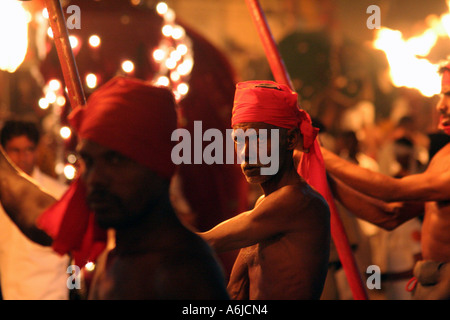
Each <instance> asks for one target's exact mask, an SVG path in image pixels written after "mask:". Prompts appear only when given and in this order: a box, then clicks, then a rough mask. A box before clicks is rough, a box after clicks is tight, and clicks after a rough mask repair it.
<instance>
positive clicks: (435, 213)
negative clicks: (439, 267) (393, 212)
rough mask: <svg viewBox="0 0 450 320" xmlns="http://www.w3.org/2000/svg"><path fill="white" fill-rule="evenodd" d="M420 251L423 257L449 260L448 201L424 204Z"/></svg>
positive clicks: (449, 226)
mask: <svg viewBox="0 0 450 320" xmlns="http://www.w3.org/2000/svg"><path fill="white" fill-rule="evenodd" d="M422 251H423V252H422V254H423V257H424V258H425V259H431V260H436V261H442V262H446V261H450V201H439V202H429V203H427V204H426V207H425V217H424V221H423V226H422Z"/></svg>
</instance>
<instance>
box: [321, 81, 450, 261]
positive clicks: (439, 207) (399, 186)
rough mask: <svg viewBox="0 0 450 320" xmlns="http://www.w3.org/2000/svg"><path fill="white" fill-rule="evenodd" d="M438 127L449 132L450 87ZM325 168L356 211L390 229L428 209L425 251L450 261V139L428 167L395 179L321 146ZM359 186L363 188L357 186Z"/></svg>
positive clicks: (336, 191)
mask: <svg viewBox="0 0 450 320" xmlns="http://www.w3.org/2000/svg"><path fill="white" fill-rule="evenodd" d="M437 110H438V112H439V113H440V115H441V118H440V123H439V127H440V128H441V129H443V130H444V131H445V132H446V133H447V134H450V89H444V90H443V91H442V95H441V100H440V102H439V103H438V105H437ZM322 154H323V157H324V160H325V164H326V169H327V171H328V172H329V173H331V174H332V175H333V177H334V179H335V182H334V194H335V195H336V197H337V198H338V200H339V201H341V202H342V204H343V205H345V206H346V207H347V208H349V210H350V211H352V212H353V213H354V214H355V215H356V216H358V217H360V218H362V219H364V220H367V221H369V222H372V223H374V224H376V225H378V226H380V227H383V228H385V229H387V230H392V229H394V228H396V227H397V226H399V225H400V224H402V223H403V222H405V221H407V220H409V219H411V218H413V217H416V216H418V215H421V214H423V211H422V209H423V208H424V220H423V224H422V238H421V244H422V256H423V258H424V259H427V260H435V261H440V262H449V261H450V232H449V230H450V144H447V145H446V146H445V147H443V148H442V149H441V150H440V151H439V152H438V153H437V154H436V155H435V156H434V157H433V159H432V160H431V161H430V164H429V165H428V168H427V170H426V171H425V172H423V173H420V174H413V175H409V176H406V177H403V178H392V177H389V176H386V175H383V174H380V173H377V172H371V171H369V170H367V169H363V168H361V167H358V166H355V165H354V164H352V163H349V162H347V161H345V160H343V159H341V158H339V157H338V156H336V155H335V154H333V153H331V152H330V151H328V150H326V149H324V148H323V149H322ZM356 190H358V191H356Z"/></svg>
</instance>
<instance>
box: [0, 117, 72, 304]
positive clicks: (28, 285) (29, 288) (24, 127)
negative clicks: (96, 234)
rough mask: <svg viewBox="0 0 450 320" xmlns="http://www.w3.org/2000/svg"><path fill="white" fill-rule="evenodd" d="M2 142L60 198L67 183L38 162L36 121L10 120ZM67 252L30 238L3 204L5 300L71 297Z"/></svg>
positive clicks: (0, 248) (0, 272)
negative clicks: (67, 282) (48, 173)
mask: <svg viewBox="0 0 450 320" xmlns="http://www.w3.org/2000/svg"><path fill="white" fill-rule="evenodd" d="M0 141H1V145H2V147H3V149H4V150H5V152H6V154H7V155H8V157H9V158H10V159H11V161H12V162H13V163H14V164H15V165H16V166H18V167H19V168H20V169H21V170H23V172H24V173H25V174H27V175H28V176H30V177H31V178H33V179H34V180H35V182H36V183H37V184H38V185H39V186H41V187H43V188H44V189H46V190H47V191H48V192H49V193H50V194H52V196H53V197H55V198H60V197H61V196H62V194H63V193H64V192H65V191H66V189H67V186H66V185H65V184H63V183H60V182H59V181H57V180H56V179H54V178H52V177H50V176H48V175H46V174H45V173H43V172H42V171H41V170H40V169H39V167H38V166H37V164H36V158H37V147H38V144H39V141H40V132H39V129H38V126H37V125H36V124H35V123H34V122H28V121H20V120H8V121H6V122H5V123H4V125H3V127H2V129H1V131H0ZM68 265H69V257H68V256H67V255H64V256H60V255H59V254H57V253H55V252H54V251H53V250H52V249H51V248H48V247H44V246H41V245H38V244H36V243H34V242H32V241H30V240H29V239H27V238H26V237H25V236H24V235H23V234H22V232H21V231H20V230H19V229H18V228H17V226H16V225H15V224H14V223H13V222H12V221H11V219H10V218H9V217H8V216H7V214H6V213H5V212H4V211H3V208H2V207H0V283H1V288H2V295H3V298H4V299H5V300H44V299H45V300H50V299H51V300H56V299H58V300H66V299H68V298H69V289H68V288H67V285H66V281H67V277H68V275H67V273H66V269H67V267H68Z"/></svg>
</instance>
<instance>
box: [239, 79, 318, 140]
mask: <svg viewBox="0 0 450 320" xmlns="http://www.w3.org/2000/svg"><path fill="white" fill-rule="evenodd" d="M297 99H298V98H297V93H295V92H293V91H292V90H291V89H290V88H289V87H288V86H286V85H284V84H278V83H276V82H273V81H262V80H256V81H245V82H240V83H238V84H237V85H236V93H235V96H234V106H233V115H232V119H231V126H234V125H235V124H238V123H243V122H264V123H268V124H272V125H274V126H277V127H281V128H287V129H291V128H295V127H298V128H299V129H300V132H301V133H302V135H303V140H304V141H303V145H304V147H305V148H306V149H307V148H309V147H311V146H312V144H313V142H314V140H315V139H316V136H317V134H318V132H319V129H317V128H314V127H313V126H312V124H311V118H310V117H309V115H308V114H307V113H306V112H305V111H304V110H301V109H299V108H298V104H297V103H298V102H297Z"/></svg>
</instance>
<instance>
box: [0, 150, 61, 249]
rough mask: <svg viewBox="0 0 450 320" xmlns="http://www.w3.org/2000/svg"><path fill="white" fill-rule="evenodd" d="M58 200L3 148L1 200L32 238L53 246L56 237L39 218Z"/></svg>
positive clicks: (0, 171) (1, 157)
mask: <svg viewBox="0 0 450 320" xmlns="http://www.w3.org/2000/svg"><path fill="white" fill-rule="evenodd" d="M55 201H56V200H55V199H54V198H53V197H52V196H51V195H49V194H48V193H46V192H45V191H44V190H43V189H41V188H40V187H38V186H37V184H36V183H35V182H34V181H33V180H32V179H31V178H29V177H28V176H27V175H26V174H25V173H23V172H22V171H21V170H20V169H18V168H17V167H16V166H15V165H13V164H12V163H11V162H10V161H9V160H8V157H7V156H6V154H5V153H4V150H3V149H2V148H1V147H0V202H1V204H2V206H3V208H4V209H5V212H6V213H7V214H8V215H9V217H10V218H11V220H12V221H13V222H14V223H15V224H16V225H17V227H18V228H19V229H20V230H21V231H22V232H23V233H24V234H25V235H26V236H27V237H28V238H29V239H30V240H32V241H34V242H36V243H38V244H41V245H44V246H50V245H51V244H52V238H51V237H50V236H49V235H47V234H46V233H45V232H44V231H42V230H41V229H39V228H38V227H37V226H36V219H37V218H38V217H39V216H40V214H41V213H42V212H43V211H44V210H45V209H47V208H49V207H50V206H51V205H52V204H53V203H54V202H55Z"/></svg>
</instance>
